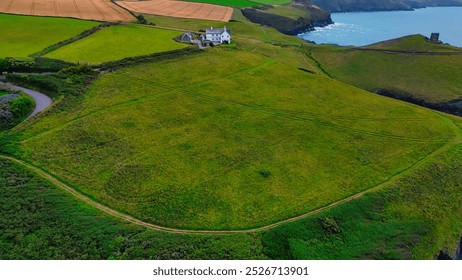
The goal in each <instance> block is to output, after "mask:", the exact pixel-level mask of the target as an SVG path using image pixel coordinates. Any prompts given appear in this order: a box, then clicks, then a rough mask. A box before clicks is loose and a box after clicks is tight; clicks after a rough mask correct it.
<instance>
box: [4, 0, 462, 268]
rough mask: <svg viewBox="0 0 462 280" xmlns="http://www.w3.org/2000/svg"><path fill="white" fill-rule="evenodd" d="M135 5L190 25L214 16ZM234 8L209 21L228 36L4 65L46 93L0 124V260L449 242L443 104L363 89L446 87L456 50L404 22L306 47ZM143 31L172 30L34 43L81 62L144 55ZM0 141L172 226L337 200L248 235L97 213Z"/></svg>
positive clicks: (449, 136) (103, 198) (379, 254)
mask: <svg viewBox="0 0 462 280" xmlns="http://www.w3.org/2000/svg"><path fill="white" fill-rule="evenodd" d="M262 2H264V1H262ZM281 11H282V10H281ZM284 12H290V11H288V10H284ZM293 16H296V15H295V14H294V15H293ZM1 17H2V16H1V15H0V18H1ZM18 18H24V17H18ZM146 19H147V20H148V21H149V22H153V23H155V24H156V25H157V26H165V27H172V28H179V29H189V30H196V31H198V30H200V29H203V28H204V26H209V25H210V24H212V25H214V26H215V25H216V22H215V23H214V22H208V21H201V20H189V19H173V18H166V17H158V16H146ZM236 19H237V21H235V22H230V23H227V27H228V28H230V29H231V30H232V31H233V35H234V38H235V39H234V41H235V42H234V44H233V45H232V46H222V47H215V48H209V49H207V50H205V51H198V52H194V53H193V52H188V53H187V54H184V53H182V54H180V53H176V52H175V53H172V54H171V55H169V56H166V57H162V58H157V57H154V56H153V57H145V58H143V59H139V60H137V59H133V60H131V61H130V63H131V64H130V66H128V65H125V67H123V66H121V65H120V64H117V65H116V67H117V68H116V69H117V70H116V69H109V70H110V71H108V72H107V73H104V74H101V75H95V74H94V73H93V70H91V69H88V68H90V67H89V66H85V65H84V66H79V67H70V68H68V69H66V70H65V71H60V72H59V73H56V74H52V75H26V74H21V75H7V78H8V79H11V80H10V81H13V82H14V83H16V84H18V85H23V86H25V87H29V88H33V89H37V90H39V91H43V92H45V93H47V94H50V96H51V97H52V98H53V99H54V101H55V102H54V104H53V107H52V108H50V110H48V111H47V112H46V113H44V114H42V115H40V116H39V118H37V119H34V120H33V121H31V122H26V123H22V124H21V125H19V126H17V127H15V128H13V129H12V130H8V131H5V132H0V192H1V193H2V196H1V197H0V259H267V258H269V259H432V258H434V257H435V255H436V254H437V253H438V251H439V250H440V249H447V250H448V251H449V252H453V251H454V249H455V245H456V242H457V241H458V239H459V238H460V234H461V232H462V222H461V220H460V216H461V213H462V198H461V197H462V196H461V195H460V194H461V192H462V184H461V180H460V174H461V173H462V159H461V157H460V154H461V153H462V121H461V119H460V118H458V117H453V116H450V115H446V114H443V113H439V112H437V111H431V110H428V109H425V108H422V107H419V106H416V105H412V104H408V103H405V102H401V101H396V100H393V99H390V98H386V97H382V96H378V95H376V94H372V93H370V92H367V91H364V89H366V90H371V89H374V88H379V87H387V88H388V87H392V86H393V87H394V88H395V87H396V89H397V90H400V91H409V92H412V93H416V92H417V93H419V94H421V95H420V96H422V98H428V99H429V100H430V99H431V100H440V101H441V100H451V99H453V98H457V97H458V96H461V95H460V88H462V85H461V84H460V82H459V79H458V78H457V77H458V76H460V73H459V72H460V69H459V68H460V67H458V66H460V65H461V61H459V57H461V56H460V55H458V54H455V53H454V52H458V51H459V49H457V48H452V47H448V46H444V45H443V46H442V45H433V44H427V43H425V41H423V39H422V37H419V36H411V37H406V38H403V39H400V40H393V41H388V42H382V43H378V44H374V45H371V46H368V48H370V49H372V50H357V49H355V50H353V49H347V48H341V47H335V46H317V45H311V44H308V43H304V42H302V41H301V40H300V39H298V38H296V37H292V36H286V35H283V34H280V33H278V32H277V31H276V30H274V29H272V28H267V27H262V26H259V25H256V24H253V23H250V22H249V21H248V20H246V19H245V18H244V17H243V16H242V14H241V13H237V16H236ZM78 22H81V21H78ZM212 25H210V26H212ZM49 27H50V28H52V27H54V25H53V24H50V26H49ZM220 27H221V26H220ZM18 28H19V27H18ZM164 32H171V33H169V34H170V35H167V33H164ZM159 33H162V36H163V40H161V42H162V43H165V42H169V44H170V43H174V44H176V43H175V42H174V41H173V40H171V38H172V37H175V36H177V35H178V34H180V33H178V32H176V31H167V30H162V29H159V28H147V27H142V26H135V25H128V26H116V27H110V28H105V29H103V30H101V31H98V32H96V33H94V34H93V35H91V36H89V37H86V38H84V39H81V40H78V41H76V42H74V43H72V44H70V45H67V46H65V47H62V48H60V49H58V50H57V51H55V52H52V53H50V55H56V54H58V53H60V52H61V57H59V58H60V59H64V60H66V61H88V62H91V63H95V64H96V63H101V62H104V61H111V60H117V59H122V58H125V57H131V56H136V55H143V54H150V53H153V52H157V51H159V50H157V51H153V50H152V49H151V47H153V46H154V47H156V48H157V47H159V45H160V44H159V40H158V39H159V37H162V36H159ZM0 46H1V43H0ZM183 46H186V45H181V44H178V45H177V48H181V47H183ZM44 47H46V46H44ZM164 47H165V46H164ZM170 47H171V45H170ZM164 51H165V50H164ZM390 51H395V52H391V53H390ZM0 52H1V51H0ZM404 52H406V53H404ZM408 52H414V53H408ZM415 52H432V54H431V55H428V54H416V53H415ZM434 52H447V53H452V54H451V55H449V54H447V53H444V54H434ZM56 58H58V57H56ZM90 60H93V61H90ZM63 65H64V64H63ZM62 67H69V65H66V66H62ZM108 67H110V66H108ZM85 69H86V70H88V72H87V71H84V70H85ZM31 72H33V71H31ZM366 72H369V75H368V74H367V73H366ZM13 76H14V77H13ZM335 79H338V80H340V81H337V80H335ZM345 82H346V83H345ZM348 83H350V84H353V85H356V86H359V87H362V88H363V89H360V88H358V87H355V86H353V85H349V84H348ZM419 89H420V90H422V91H421V93H420V92H419V91H418V90H419ZM437 90H438V91H437ZM432 91H433V93H432ZM435 92H437V94H436V93H435ZM0 95H1V92H0ZM2 155H9V156H12V157H15V158H18V159H22V160H23V161H25V162H27V164H31V165H34V166H37V167H38V168H40V169H41V170H44V171H46V172H48V173H50V174H52V175H53V176H55V177H56V178H58V179H60V180H61V181H63V182H65V183H66V184H68V185H69V186H71V187H73V188H75V189H76V190H77V191H78V192H80V193H82V194H84V195H86V196H88V197H89V198H90V199H91V200H94V201H97V202H99V203H102V204H104V205H106V206H108V207H110V208H112V209H114V210H117V211H120V212H122V213H125V214H128V215H131V216H133V217H136V218H138V219H141V220H143V221H145V222H148V223H152V224H155V225H161V226H167V227H171V228H175V229H191V230H202V229H207V230H212V231H213V230H228V229H230V230H240V229H241V230H245V229H254V228H258V227H262V226H267V225H269V224H271V223H275V222H279V221H282V220H284V219H288V218H292V217H295V216H297V215H301V214H305V213H308V212H310V211H313V210H316V209H320V208H321V207H324V206H326V205H331V204H332V203H337V202H342V203H339V204H335V205H333V206H332V207H330V208H328V209H324V210H323V211H321V212H319V213H317V214H314V213H313V214H312V215H309V216H307V217H304V218H301V219H298V220H296V221H294V222H286V223H283V224H281V225H279V226H277V227H272V228H270V229H265V230H261V231H257V232H252V233H249V232H245V233H244V232H241V233H233V234H210V233H208V234H197V233H195V234H172V233H164V232H159V231H154V230H149V229H146V228H144V227H140V226H136V225H134V224H131V223H127V222H124V221H122V220H119V219H117V218H115V217H112V216H108V215H107V214H105V213H103V212H101V211H99V210H97V209H95V208H93V207H91V206H90V205H88V204H86V202H84V201H79V200H78V199H76V198H75V197H74V196H71V195H70V194H68V193H67V192H65V191H63V190H62V189H60V188H58V187H57V186H55V185H52V183H51V182H50V181H47V179H46V178H45V177H40V176H39V175H37V174H35V173H31V172H30V170H29V169H28V168H27V167H23V166H19V165H17V164H13V163H12V162H11V161H8V160H6V159H5V157H2ZM27 164H26V165H27ZM28 170H29V171H28ZM361 194H364V195H363V196H360V195H361Z"/></svg>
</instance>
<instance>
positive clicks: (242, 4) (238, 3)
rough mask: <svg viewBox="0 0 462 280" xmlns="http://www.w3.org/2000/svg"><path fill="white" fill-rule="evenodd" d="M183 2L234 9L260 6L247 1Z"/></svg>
mask: <svg viewBox="0 0 462 280" xmlns="http://www.w3.org/2000/svg"><path fill="white" fill-rule="evenodd" d="M183 1H186V2H198V3H207V4H215V5H220V6H229V7H235V8H245V7H255V6H259V5H260V4H259V3H257V2H255V1H249V0H183ZM275 1H277V0H275Z"/></svg>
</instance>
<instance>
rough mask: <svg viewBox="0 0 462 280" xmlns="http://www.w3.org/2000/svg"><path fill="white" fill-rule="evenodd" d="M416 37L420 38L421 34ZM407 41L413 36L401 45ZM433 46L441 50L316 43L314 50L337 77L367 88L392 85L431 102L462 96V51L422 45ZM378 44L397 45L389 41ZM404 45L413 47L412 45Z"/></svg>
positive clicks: (430, 46) (400, 90) (315, 54)
mask: <svg viewBox="0 0 462 280" xmlns="http://www.w3.org/2000/svg"><path fill="white" fill-rule="evenodd" d="M411 39H412V38H411ZM414 39H417V40H420V38H419V37H416V38H414ZM407 41H409V38H408V39H406V40H404V42H403V43H399V44H398V46H403V45H407ZM398 42H399V41H398ZM433 46H435V50H434V52H438V53H436V54H435V53H432V54H415V53H389V52H382V51H367V50H358V49H346V48H341V47H334V46H316V47H312V50H311V51H312V54H313V56H314V58H316V59H317V60H318V61H319V63H320V64H321V65H322V67H323V68H324V69H325V70H326V71H327V72H328V73H329V74H331V75H332V76H333V77H334V78H336V79H339V80H341V81H344V82H346V83H349V84H353V85H356V86H358V87H361V88H363V89H366V90H374V89H391V90H394V91H397V92H403V93H406V94H408V95H411V96H413V97H415V98H417V99H423V100H425V101H428V102H446V101H449V100H454V99H459V98H461V97H462V80H461V79H460V77H461V75H462V68H461V67H460V65H462V55H459V54H453V55H450V54H451V53H452V52H453V48H452V47H450V48H449V51H448V52H446V53H440V52H441V50H443V49H446V46H439V45H434V44H430V43H425V44H424V45H423V46H421V47H418V49H419V50H421V51H423V50H425V51H432V47H433ZM374 47H377V48H378V47H380V48H383V47H384V48H387V49H388V48H391V49H393V48H394V47H393V45H385V44H379V45H375V46H374ZM404 49H408V50H409V47H407V48H406V47H405V48H404ZM414 49H415V48H414Z"/></svg>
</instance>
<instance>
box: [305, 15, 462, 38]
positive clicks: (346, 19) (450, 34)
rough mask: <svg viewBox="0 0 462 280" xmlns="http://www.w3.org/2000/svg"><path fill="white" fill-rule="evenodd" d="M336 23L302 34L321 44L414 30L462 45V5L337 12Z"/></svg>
mask: <svg viewBox="0 0 462 280" xmlns="http://www.w3.org/2000/svg"><path fill="white" fill-rule="evenodd" d="M332 20H333V21H334V22H335V24H331V25H329V26H326V27H321V28H316V30H315V31H311V32H306V33H302V34H300V35H298V36H299V37H300V38H302V39H304V40H308V41H314V42H316V43H318V44H338V45H341V46H349V45H353V46H365V45H369V44H373V43H376V42H379V41H384V40H389V39H393V38H397V37H402V36H406V35H411V34H422V35H424V36H427V37H430V34H431V33H432V32H439V33H440V40H442V41H443V42H444V43H449V44H451V45H453V46H458V47H462V7H435V8H425V9H417V10H415V11H392V12H358V13H333V14H332Z"/></svg>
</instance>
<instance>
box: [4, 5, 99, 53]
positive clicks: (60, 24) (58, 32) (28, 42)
mask: <svg viewBox="0 0 462 280" xmlns="http://www.w3.org/2000/svg"><path fill="white" fill-rule="evenodd" d="M98 24H99V23H98V22H92V21H83V20H74V19H65V18H50V17H32V16H18V15H8V14H0V26H1V27H2V33H1V40H0V58H2V57H26V56H28V55H30V54H33V53H36V52H39V51H41V50H43V49H44V48H46V47H48V46H50V45H53V44H56V43H58V42H61V41H63V40H66V39H69V38H72V37H74V36H76V35H78V34H80V33H82V32H83V31H85V30H87V29H91V28H92V27H94V26H97V25H98Z"/></svg>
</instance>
